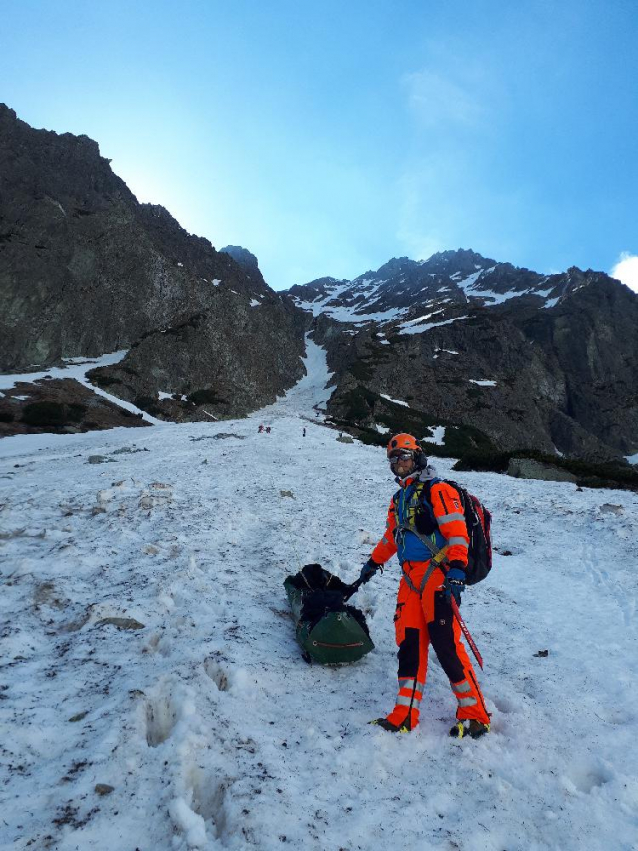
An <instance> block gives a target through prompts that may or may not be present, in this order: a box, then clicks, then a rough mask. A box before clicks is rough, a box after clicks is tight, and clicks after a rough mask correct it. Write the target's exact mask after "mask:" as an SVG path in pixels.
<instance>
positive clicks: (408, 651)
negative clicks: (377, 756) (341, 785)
mask: <svg viewBox="0 0 638 851" xmlns="http://www.w3.org/2000/svg"><path fill="white" fill-rule="evenodd" d="M402 567H403V576H402V578H401V582H400V584H399V593H398V596H397V607H396V613H395V616H394V626H395V632H396V642H397V645H398V647H399V652H398V654H397V656H398V659H399V674H398V677H399V689H398V694H397V700H396V704H395V707H394V709H393V710H392V712H391V713H390V715H388V721H390V722H391V723H392V724H396V725H397V726H400V725H401V724H404V723H406V722H407V723H408V724H409V727H410V729H413V728H414V727H416V725H417V724H418V723H419V710H420V705H421V700H422V698H423V690H424V689H425V681H426V677H427V669H428V651H429V647H430V644H432V647H433V648H434V652H435V653H436V655H437V658H438V660H439V662H440V664H441V667H442V668H443V670H444V671H445V673H446V674H447V677H448V679H449V680H450V686H451V687H452V692H453V693H454V696H455V697H456V700H457V703H458V706H457V711H456V717H457V718H458V719H459V720H465V719H470V718H475V719H476V720H477V721H482V722H483V723H484V724H489V723H490V719H489V715H488V713H487V709H486V707H485V701H484V699H483V695H482V693H481V690H480V688H479V684H478V681H477V679H476V675H475V673H474V668H473V667H472V663H471V662H470V660H469V657H468V655H467V652H466V650H465V647H464V646H463V644H462V642H461V629H460V627H459V625H458V623H457V621H456V619H455V618H454V615H453V613H452V606H451V605H450V603H449V601H447V600H446V599H445V594H444V592H443V587H442V586H443V573H442V572H441V570H440V569H439V568H433V566H432V567H430V562H429V561H411V562H410V561H406V562H404V563H403V566H402Z"/></svg>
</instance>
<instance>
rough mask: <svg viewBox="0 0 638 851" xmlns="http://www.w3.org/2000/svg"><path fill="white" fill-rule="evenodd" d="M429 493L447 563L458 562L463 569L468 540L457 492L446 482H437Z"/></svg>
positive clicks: (465, 561) (465, 564)
mask: <svg viewBox="0 0 638 851" xmlns="http://www.w3.org/2000/svg"><path fill="white" fill-rule="evenodd" d="M430 493H431V502H432V510H433V512H434V517H435V519H436V522H437V524H438V527H439V529H440V530H441V534H442V535H443V537H444V538H445V540H446V541H447V553H446V555H447V558H448V561H449V562H460V565H458V566H459V567H463V568H464V567H466V566H467V547H468V544H469V541H470V539H469V536H468V534H467V526H466V524H465V516H464V514H463V506H462V505H461V497H460V496H459V492H458V491H457V490H456V488H454V487H452V485H449V484H448V483H447V482H437V483H436V484H435V485H432V490H431V492H430Z"/></svg>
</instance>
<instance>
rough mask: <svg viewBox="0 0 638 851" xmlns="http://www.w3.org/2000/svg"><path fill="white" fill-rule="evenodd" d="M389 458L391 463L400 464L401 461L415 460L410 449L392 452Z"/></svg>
mask: <svg viewBox="0 0 638 851" xmlns="http://www.w3.org/2000/svg"><path fill="white" fill-rule="evenodd" d="M388 460H389V462H390V464H398V463H399V462H400V461H413V460H414V453H412V452H410V451H409V450H404V451H401V450H396V451H395V452H393V453H392V455H390V457H389V458H388Z"/></svg>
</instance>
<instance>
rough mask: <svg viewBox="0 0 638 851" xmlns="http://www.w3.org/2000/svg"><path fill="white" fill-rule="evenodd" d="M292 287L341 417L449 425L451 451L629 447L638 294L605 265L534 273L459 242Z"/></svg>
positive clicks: (420, 426)
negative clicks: (350, 275)
mask: <svg viewBox="0 0 638 851" xmlns="http://www.w3.org/2000/svg"><path fill="white" fill-rule="evenodd" d="M290 293H291V295H292V296H293V297H294V298H295V301H296V303H297V304H298V305H299V306H300V307H302V308H303V309H304V310H306V311H307V312H308V313H310V312H312V313H313V315H314V317H315V319H314V321H315V323H316V332H315V334H316V339H318V340H322V341H323V342H324V344H325V345H326V346H327V347H328V351H329V361H330V367H331V369H333V370H334V371H335V384H336V389H335V393H334V394H333V396H332V398H331V400H330V403H329V409H330V411H331V413H332V415H333V416H334V417H335V418H336V419H337V420H338V421H339V422H340V423H342V424H347V423H350V424H351V425H353V426H354V427H355V429H359V430H364V429H368V430H374V432H376V433H377V434H379V433H380V432H381V433H382V432H384V431H385V430H387V429H390V430H394V429H396V428H401V429H404V428H405V429H407V430H412V429H413V430H415V431H417V432H419V434H420V436H424V437H425V438H426V440H427V439H428V438H429V439H430V440H431V441H432V442H434V440H435V439H436V437H437V435H442V434H445V438H444V447H447V448H448V449H449V451H450V454H458V453H459V452H460V451H464V450H467V449H471V448H481V447H484V448H488V447H490V446H491V447H493V448H497V449H505V450H511V449H519V448H533V449H537V450H542V451H545V452H550V453H551V452H559V453H563V454H565V455H570V456H579V457H586V458H590V459H592V460H603V459H608V458H612V457H618V456H621V455H626V454H631V453H633V452H635V451H636V449H638V393H637V391H636V387H637V386H638V298H637V297H636V295H635V294H634V293H632V292H631V291H630V290H629V289H628V288H627V287H625V286H623V285H622V284H620V283H619V282H617V281H614V280H612V279H611V278H609V277H608V276H606V275H604V274H600V273H595V272H591V271H588V272H581V271H580V270H578V269H570V270H569V271H568V272H566V273H564V274H560V275H552V276H543V275H539V274H537V273H535V272H532V271H529V270H527V269H517V268H516V267H514V266H512V265H511V264H507V263H497V262H496V261H494V260H488V259H485V258H483V257H481V256H480V255H478V254H476V253H475V252H472V251H463V250H461V251H457V252H452V251H448V252H444V253H442V254H436V255H434V256H433V257H431V258H430V259H429V260H427V261H423V262H418V263H417V262H415V261H411V260H408V259H407V258H399V259H395V260H391V261H390V262H389V263H386V264H385V265H384V266H382V267H381V268H380V269H379V270H377V271H376V272H366V273H365V274H364V275H362V276H360V277H358V278H356V279H355V280H353V281H337V280H335V279H331V278H322V279H320V280H318V281H314V282H311V283H310V284H306V285H304V286H302V287H293V288H292V289H291V290H290ZM406 403H407V404H406ZM437 426H438V427H440V428H439V430H438V431H434V429H435V428H436V427H437ZM374 432H373V433H374ZM363 433H364V432H363V431H362V434H363Z"/></svg>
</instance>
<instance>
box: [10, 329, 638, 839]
mask: <svg viewBox="0 0 638 851" xmlns="http://www.w3.org/2000/svg"><path fill="white" fill-rule="evenodd" d="M307 365H308V371H309V374H308V376H307V377H306V378H305V379H303V381H302V382H300V384H299V385H298V387H297V388H295V389H294V390H293V391H291V392H290V393H289V394H287V396H286V398H285V399H282V400H280V401H279V402H277V403H276V404H275V405H272V406H270V407H269V408H267V409H265V410H264V411H261V412H259V413H257V414H255V415H253V416H251V417H249V418H247V419H244V420H238V421H225V422H211V423H197V424H182V425H170V424H164V425H158V426H154V427H153V428H149V429H146V430H144V431H143V432H136V433H135V434H131V432H130V431H129V430H125V429H114V430H113V431H110V432H98V433H91V434H83V435H65V436H53V435H37V436H34V437H33V438H31V437H20V438H6V439H4V440H2V441H0V456H1V457H0V562H1V567H0V578H1V581H2V593H1V595H0V606H1V624H0V629H1V633H0V756H1V768H0V771H1V778H2V783H1V785H0V789H1V792H0V847H1V848H2V849H15V850H16V851H17V849H27V848H28V849H31V851H32V850H33V849H45V848H49V849H56V851H72V849H73V851H75V849H82V851H84V849H100V850H101V851H113V849H117V851H119V849H122V851H135V849H140V851H164V849H166V851H168V850H169V849H171V851H179V849H187V848H201V849H210V851H213V849H215V850H216V851H221V849H266V851H270V849H279V848H294V849H304V851H305V849H312V851H314V850H315V849H317V851H324V849H330V851H339V849H348V851H372V850H373V849H375V851H376V850H377V849H382V851H385V849H394V848H402V849H407V850H408V851H412V849H419V851H422V849H423V850H425V849H446V851H447V849H462V851H517V849H526V850H527V849H557V851H558V849H560V851H596V849H613V851H621V849H626V851H630V849H636V848H637V847H638V779H637V776H636V765H637V764H638V759H637V757H638V746H637V744H636V742H637V740H638V708H637V707H638V703H637V701H636V692H635V691H634V689H635V688H636V682H637V681H638V670H637V668H638V664H637V660H638V648H637V646H636V643H637V642H636V575H637V573H636V568H637V567H638V543H637V541H638V495H637V494H635V493H630V492H626V491H625V492H623V491H604V490H584V491H577V489H576V487H575V486H574V485H572V484H566V483H553V482H537V481H523V480H517V479H511V478H508V477H506V476H500V475H495V474H478V473H467V474H465V473H464V474H455V477H456V478H457V479H458V480H459V481H460V482H461V483H462V484H464V485H465V486H466V487H468V488H469V489H470V490H472V491H474V492H475V493H477V494H479V495H480V496H481V497H482V498H483V499H484V501H485V503H486V504H487V506H488V507H489V508H490V509H491V510H492V512H493V515H494V532H493V535H494V543H495V546H496V547H497V550H498V551H497V553H496V555H495V566H494V569H493V571H492V573H491V574H490V576H489V577H488V579H487V580H486V581H485V582H483V583H482V584H481V585H478V586H476V588H473V589H470V590H468V591H466V593H465V595H464V599H463V606H462V612H463V615H464V617H465V620H466V622H467V624H468V626H469V628H470V630H471V631H472V634H473V636H474V638H475V640H476V642H477V644H478V646H479V648H480V650H481V652H482V654H483V657H484V659H485V671H484V672H483V673H482V674H481V673H480V672H478V673H479V676H480V680H481V683H482V686H483V689H484V693H485V696H486V699H487V704H488V708H489V709H490V711H491V712H492V732H491V734H490V735H488V736H486V737H484V738H483V739H480V740H477V741H472V740H465V739H463V740H461V741H454V740H452V739H450V738H449V737H448V736H447V731H448V729H449V727H450V726H451V723H452V721H453V719H454V710H455V704H456V701H455V700H454V697H453V695H452V693H451V691H450V688H449V685H448V683H447V680H446V678H445V676H444V674H443V672H442V671H441V669H440V667H439V666H438V663H437V661H436V659H435V658H433V657H432V658H431V665H430V672H429V677H428V684H427V687H426V693H425V697H424V702H423V706H422V712H421V717H422V723H421V726H420V728H419V729H418V730H417V731H415V732H413V733H411V734H409V735H402V736H392V735H391V734H388V733H386V732H384V731H383V730H380V729H378V728H373V727H370V726H368V725H367V722H368V721H369V720H371V719H373V718H376V717H378V716H380V715H384V714H386V713H387V712H389V711H390V709H391V708H392V706H393V704H394V697H395V692H396V655H395V654H396V647H395V644H394V632H393V623H392V618H393V614H394V602H395V594H396V589H397V585H398V580H399V567H398V564H397V563H396V562H393V563H391V564H389V565H388V568H387V569H386V570H385V572H384V573H383V575H381V576H377V577H375V579H374V580H373V581H372V582H371V583H370V584H369V585H367V586H366V587H365V588H364V589H362V590H361V591H360V592H359V593H358V594H357V595H356V596H355V597H354V598H353V600H352V602H353V603H355V604H356V605H359V606H360V607H361V608H362V609H363V610H364V612H365V613H366V616H367V618H368V623H369V626H370V630H371V635H372V638H373V640H374V642H375V644H376V649H375V650H374V651H373V652H372V653H371V654H369V655H368V656H367V657H365V658H364V659H363V660H362V661H360V662H358V663H356V664H353V665H350V666H343V667H336V668H330V667H321V666H317V665H312V666H309V665H307V664H305V663H304V662H303V661H302V659H301V653H300V649H299V647H298V645H297V644H296V642H295V637H294V624H293V622H292V621H291V619H290V616H289V610H288V605H287V600H286V596H285V593H284V589H283V584H282V583H283V580H284V578H285V577H286V575H287V574H288V573H292V572H296V571H297V570H298V569H299V567H300V566H301V565H303V564H306V563H309V562H314V561H317V562H320V563H321V564H322V565H323V566H324V567H326V568H327V569H329V570H331V571H332V572H334V573H337V574H338V575H339V576H341V577H342V578H344V579H345V580H346V581H352V580H354V579H355V578H357V577H358V574H359V569H360V566H361V564H362V562H363V561H364V560H365V559H366V558H367V557H368V555H369V553H370V551H371V549H372V547H373V545H374V544H375V543H376V541H377V539H378V538H379V537H380V535H381V533H382V532H383V529H384V523H385V514H386V510H387V505H388V502H389V499H390V497H391V495H392V493H393V492H394V490H395V485H394V482H393V481H392V478H391V476H390V474H389V470H388V469H387V464H386V462H385V455H384V452H383V450H381V449H378V448H372V447H366V446H364V445H361V444H359V443H356V442H355V443H354V444H344V443H340V442H337V441H336V437H337V433H336V432H335V431H334V430H331V429H329V428H327V427H326V426H325V425H324V424H323V422H322V416H317V411H316V410H315V409H314V408H313V406H314V405H318V406H319V407H320V408H321V407H322V406H323V403H324V402H325V400H326V398H327V397H328V396H329V393H330V390H325V389H324V388H325V383H326V381H327V380H328V377H329V376H328V373H327V370H326V367H325V359H322V353H321V351H320V350H319V349H318V347H317V346H314V345H312V344H309V356H308V359H307ZM260 423H263V424H264V425H270V426H271V427H272V432H271V433H270V434H266V433H262V434H258V426H259V424H260ZM304 427H305V428H306V429H307V433H306V436H305V437H303V432H302V430H303V428H304ZM452 463H453V462H452V461H445V460H442V461H440V462H439V463H438V465H437V466H438V469H439V472H440V473H441V474H442V475H446V476H447V475H450V467H451V465H452ZM539 651H548V653H547V655H538V654H539Z"/></svg>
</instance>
